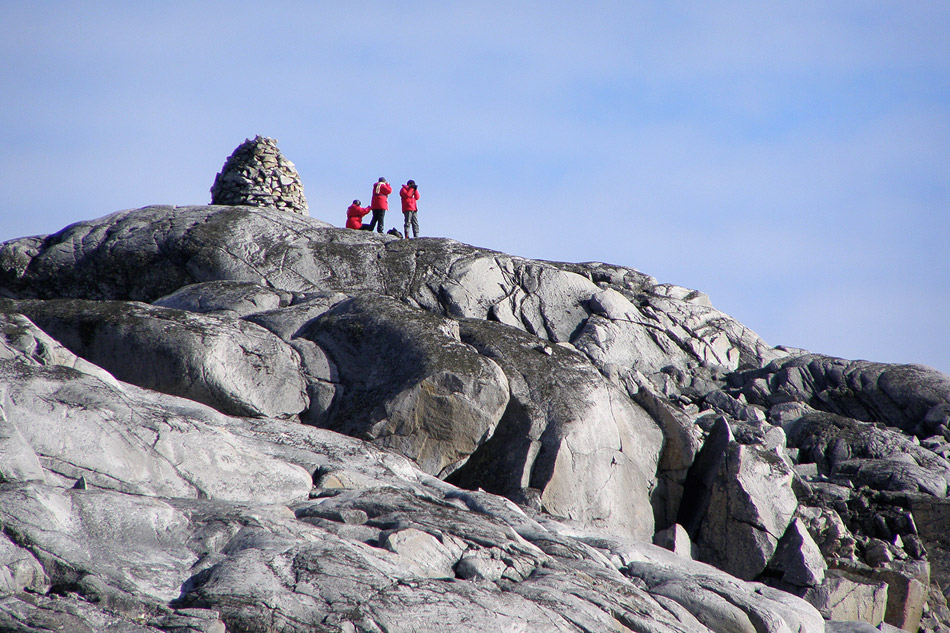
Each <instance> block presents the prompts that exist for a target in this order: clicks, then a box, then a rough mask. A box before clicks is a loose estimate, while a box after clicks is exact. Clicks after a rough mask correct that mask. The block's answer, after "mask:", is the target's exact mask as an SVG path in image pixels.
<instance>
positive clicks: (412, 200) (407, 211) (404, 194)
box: [399, 180, 419, 237]
mask: <svg viewBox="0 0 950 633" xmlns="http://www.w3.org/2000/svg"><path fill="white" fill-rule="evenodd" d="M399 197H400V198H401V199H402V214H403V216H404V217H405V220H406V222H405V226H404V227H403V228H404V232H403V235H404V236H405V237H409V227H410V226H411V227H412V236H413V237H419V219H418V218H417V217H416V211H417V210H418V209H417V207H416V200H418V199H419V188H418V187H416V181H415V180H410V181H408V182H407V183H406V184H404V185H403V186H402V189H400V190H399Z"/></svg>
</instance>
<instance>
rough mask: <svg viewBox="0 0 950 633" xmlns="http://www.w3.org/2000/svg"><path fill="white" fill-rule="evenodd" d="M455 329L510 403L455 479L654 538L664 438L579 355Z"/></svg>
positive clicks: (477, 324)
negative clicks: (498, 372) (504, 381)
mask: <svg viewBox="0 0 950 633" xmlns="http://www.w3.org/2000/svg"><path fill="white" fill-rule="evenodd" d="M459 330H460V336H461V339H462V341H463V342H464V343H466V344H468V345H471V346H472V347H474V348H475V349H476V350H478V352H479V353H481V354H482V355H484V356H485V357H487V358H489V359H491V360H493V361H494V362H496V363H497V364H498V365H499V366H500V367H501V368H502V369H503V370H504V372H505V374H506V375H507V377H508V385H509V389H510V393H511V396H510V400H509V402H508V405H507V408H506V409H505V412H504V415H503V416H502V418H501V421H500V423H499V425H498V429H497V430H496V431H495V434H494V436H493V437H492V438H491V439H490V440H488V441H487V442H486V443H485V444H484V445H483V446H482V447H480V448H479V449H478V451H477V452H476V453H475V454H474V455H473V456H472V458H471V459H470V460H469V462H468V463H467V464H466V465H465V466H464V467H462V468H461V469H460V470H459V471H458V472H456V473H455V474H454V475H453V476H452V477H451V478H450V481H452V482H453V483H455V484H457V485H461V486H464V487H467V488H476V487H480V488H484V489H485V490H489V491H492V492H495V493H497V494H502V495H506V496H508V497H511V498H512V499H516V500H521V501H526V500H527V499H528V498H530V497H531V495H533V494H537V501H538V503H539V504H540V506H541V507H543V508H544V509H545V510H547V511H548V512H551V513H553V514H556V515H560V516H565V517H569V518H571V519H574V520H576V521H579V522H582V523H586V524H590V525H599V526H602V527H605V528H610V529H613V530H616V531H617V533H618V534H625V535H629V536H633V537H636V538H641V539H647V540H649V539H652V536H653V510H652V507H651V503H650V494H651V492H652V490H653V488H654V487H655V485H656V468H657V462H658V459H659V453H660V450H661V447H662V442H663V437H662V434H661V431H660V429H659V428H658V427H657V425H656V423H655V422H654V421H653V420H652V419H651V418H650V417H649V416H648V415H647V414H646V412H645V411H644V410H643V409H642V408H640V407H639V406H637V405H635V404H634V403H633V402H631V401H630V399H629V398H628V397H627V396H626V395H625V394H624V393H623V392H622V391H621V390H620V389H619V388H617V387H616V386H615V385H613V384H611V383H610V382H609V381H608V380H606V379H605V378H604V377H603V376H602V375H601V374H600V373H598V372H597V370H596V369H595V368H594V367H593V366H592V365H591V364H590V362H589V361H588V360H587V359H586V358H585V357H583V356H582V355H580V354H578V353H576V352H572V351H570V350H567V349H563V348H561V347H560V346H552V347H550V348H547V347H544V348H542V349H536V345H535V344H534V341H536V339H533V338H532V337H530V336H529V335H527V334H525V333H524V332H521V331H520V330H517V329H515V328H512V327H509V326H506V325H503V324H499V323H490V322H485V321H475V320H463V321H462V322H460V324H459ZM543 350H547V351H548V352H549V353H544V351H543ZM532 491H534V492H532Z"/></svg>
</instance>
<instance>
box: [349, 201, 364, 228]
mask: <svg viewBox="0 0 950 633" xmlns="http://www.w3.org/2000/svg"><path fill="white" fill-rule="evenodd" d="M361 204H363V203H362V202H360V201H359V200H354V201H353V204H351V205H350V207H349V208H348V209H347V210H346V228H348V229H364V230H368V229H369V226H364V225H363V216H364V215H366V214H367V213H369V212H370V208H369V207H366V208H365V209H364V208H363V207H362V206H360V205H361Z"/></svg>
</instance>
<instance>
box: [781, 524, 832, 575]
mask: <svg viewBox="0 0 950 633" xmlns="http://www.w3.org/2000/svg"><path fill="white" fill-rule="evenodd" d="M827 568H828V565H827V563H825V559H824V557H823V556H822V554H821V550H820V549H818V545H817V544H815V541H814V540H813V539H812V537H811V535H810V534H809V532H808V528H806V527H805V524H804V522H802V520H801V519H798V518H796V519H794V520H793V521H792V522H791V523H790V524H789V526H788V529H786V530H785V534H784V535H782V538H781V539H779V542H778V545H777V546H776V548H775V554H773V555H772V560H770V561H769V564H768V566H767V568H766V571H767V573H770V574H775V575H776V576H779V577H781V580H782V582H783V583H786V584H789V585H794V586H796V587H815V586H818V585H820V584H821V583H822V582H823V581H824V579H825V570H826V569H827Z"/></svg>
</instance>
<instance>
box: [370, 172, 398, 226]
mask: <svg viewBox="0 0 950 633" xmlns="http://www.w3.org/2000/svg"><path fill="white" fill-rule="evenodd" d="M392 192H393V187H392V185H390V184H389V183H388V182H386V179H385V178H380V179H379V180H377V181H376V184H375V185H373V198H372V200H370V201H369V208H370V209H372V210H373V219H372V221H370V223H369V230H370V231H372V230H373V227H376V232H377V233H382V232H383V218H385V217H386V211H387V210H388V209H389V194H391V193H392Z"/></svg>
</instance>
